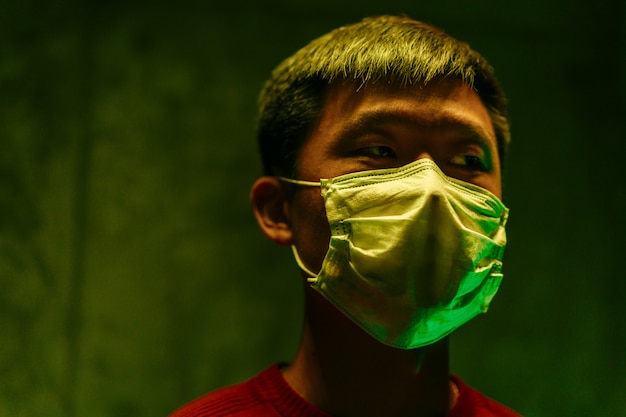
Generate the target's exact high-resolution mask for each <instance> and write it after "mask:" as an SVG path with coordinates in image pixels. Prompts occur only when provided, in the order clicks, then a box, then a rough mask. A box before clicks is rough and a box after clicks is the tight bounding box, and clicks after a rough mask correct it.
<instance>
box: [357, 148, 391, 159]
mask: <svg viewBox="0 0 626 417" xmlns="http://www.w3.org/2000/svg"><path fill="white" fill-rule="evenodd" d="M356 153H357V154H358V155H363V156H371V157H375V158H395V157H396V154H395V152H394V151H393V149H391V148H390V147H389V146H367V147H365V148H360V149H359V150H357V152H356Z"/></svg>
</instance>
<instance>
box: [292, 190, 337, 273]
mask: <svg viewBox="0 0 626 417" xmlns="http://www.w3.org/2000/svg"><path fill="white" fill-rule="evenodd" d="M293 209H294V211H293V216H292V230H293V233H294V236H293V237H294V244H295V245H296V248H297V249H298V254H299V255H300V258H301V259H302V261H303V262H304V264H305V265H306V266H307V267H308V268H310V269H311V270H313V271H314V272H317V271H319V269H320V267H321V265H322V261H323V260H324V257H325V256H326V252H327V251H328V242H329V241H330V227H329V226H328V219H327V217H326V209H325V208H324V200H323V198H322V196H321V195H320V193H319V190H302V191H301V193H300V194H299V195H298V196H297V197H296V198H295V199H294V204H293Z"/></svg>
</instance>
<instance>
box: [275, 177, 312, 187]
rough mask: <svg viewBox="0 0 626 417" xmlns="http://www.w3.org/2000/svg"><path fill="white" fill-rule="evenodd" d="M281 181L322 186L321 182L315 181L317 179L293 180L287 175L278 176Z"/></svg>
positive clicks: (308, 185)
mask: <svg viewBox="0 0 626 417" xmlns="http://www.w3.org/2000/svg"><path fill="white" fill-rule="evenodd" d="M276 178H278V179H279V180H281V181H285V182H290V183H292V184H298V185H306V186H307V187H319V186H320V182H319V181H318V182H315V181H303V180H292V179H291V178H286V177H280V176H279V177H276Z"/></svg>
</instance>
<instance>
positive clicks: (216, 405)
mask: <svg viewBox="0 0 626 417" xmlns="http://www.w3.org/2000/svg"><path fill="white" fill-rule="evenodd" d="M268 371H269V370H265V371H264V372H262V373H261V374H260V375H257V376H256V377H254V378H252V379H250V380H248V381H246V382H242V383H240V384H237V385H232V386H229V387H224V388H220V389H218V390H216V391H213V392H210V393H209V394H206V395H204V396H202V397H200V398H198V399H196V400H194V401H192V402H190V403H189V404H187V405H184V406H183V407H181V408H180V409H178V410H176V411H175V412H174V413H172V414H170V416H169V417H205V416H211V417H225V416H229V417H248V416H250V417H252V416H259V417H262V416H274V415H275V414H273V413H272V411H271V407H269V406H268V405H267V404H266V402H265V401H264V399H263V396H262V395H261V393H260V392H259V391H258V389H257V384H256V381H257V380H258V379H259V378H260V377H261V376H262V375H263V374H264V373H267V372H268Z"/></svg>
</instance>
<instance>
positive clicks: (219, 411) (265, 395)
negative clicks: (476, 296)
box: [170, 365, 520, 417]
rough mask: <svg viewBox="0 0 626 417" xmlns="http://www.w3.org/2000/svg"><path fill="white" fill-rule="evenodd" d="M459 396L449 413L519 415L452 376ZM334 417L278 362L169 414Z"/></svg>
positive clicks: (478, 416)
mask: <svg viewBox="0 0 626 417" xmlns="http://www.w3.org/2000/svg"><path fill="white" fill-rule="evenodd" d="M451 378H452V379H453V380H454V382H455V383H456V384H457V386H458V387H459V397H458V399H457V402H456V404H455V405H454V407H453V408H452V410H450V412H449V413H448V415H447V417H520V415H519V414H517V413H515V412H514V411H511V410H510V409H508V408H506V407H505V406H503V405H501V404H499V403H497V402H496V401H494V400H492V399H490V398H487V397H485V396H484V395H482V394H481V393H480V392H478V391H476V390H475V389H473V388H470V387H468V386H467V385H465V383H463V381H461V379H459V378H458V377H456V376H451ZM208 416H210V417H226V416H228V417H332V416H331V415H330V414H328V413H326V412H324V411H322V410H320V409H318V408H315V406H313V405H312V404H310V403H308V402H307V401H306V400H305V399H304V398H302V397H301V396H300V395H298V394H297V393H296V392H295V391H294V390H293V389H292V388H291V387H290V386H289V384H287V381H285V379H284V378H283V374H282V373H281V371H280V369H279V367H278V365H274V366H272V367H270V368H268V369H266V370H264V371H263V372H261V373H260V374H259V375H257V376H256V377H254V378H252V379H250V380H248V381H246V382H243V383H241V384H237V385H233V386H230V387H226V388H222V389H219V390H217V391H214V392H212V393H209V394H207V395H205V396H203V397H200V398H198V399H197V400H195V401H193V402H191V403H189V404H187V405H185V406H183V407H182V408H180V409H179V410H178V411H175V412H174V413H173V414H171V415H170V417H208Z"/></svg>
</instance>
